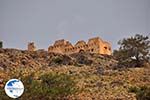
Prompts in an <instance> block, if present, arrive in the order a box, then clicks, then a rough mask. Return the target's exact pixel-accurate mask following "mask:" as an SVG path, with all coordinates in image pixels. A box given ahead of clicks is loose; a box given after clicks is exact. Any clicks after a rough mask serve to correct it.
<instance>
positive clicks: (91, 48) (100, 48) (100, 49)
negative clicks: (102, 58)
mask: <svg viewBox="0 0 150 100" xmlns="http://www.w3.org/2000/svg"><path fill="white" fill-rule="evenodd" d="M80 51H88V52H91V53H99V54H107V55H111V52H112V51H111V45H110V44H109V43H108V42H106V41H104V40H102V39H101V38H99V37H95V38H91V39H89V40H88V42H87V43H86V42H85V41H83V40H81V41H78V42H77V43H76V44H75V45H72V44H71V43H70V42H69V41H66V40H64V39H62V40H57V41H55V43H54V44H53V45H52V46H49V48H48V52H55V53H62V54H72V53H77V52H80Z"/></svg>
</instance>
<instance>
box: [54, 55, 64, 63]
mask: <svg viewBox="0 0 150 100" xmlns="http://www.w3.org/2000/svg"><path fill="white" fill-rule="evenodd" d="M52 61H53V62H54V63H56V64H61V63H62V62H63V59H62V58H61V57H58V56H57V57H55V58H53V59H52Z"/></svg>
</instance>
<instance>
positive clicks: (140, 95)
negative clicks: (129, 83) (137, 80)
mask: <svg viewBox="0 0 150 100" xmlns="http://www.w3.org/2000/svg"><path fill="white" fill-rule="evenodd" d="M129 92H133V93H135V94H136V99H137V100H150V87H147V86H142V87H130V88H129Z"/></svg>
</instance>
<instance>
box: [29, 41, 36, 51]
mask: <svg viewBox="0 0 150 100" xmlns="http://www.w3.org/2000/svg"><path fill="white" fill-rule="evenodd" d="M35 50H36V47H35V45H34V42H30V43H28V51H35Z"/></svg>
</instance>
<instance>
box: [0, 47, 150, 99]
mask: <svg viewBox="0 0 150 100" xmlns="http://www.w3.org/2000/svg"><path fill="white" fill-rule="evenodd" d="M116 66H117V61H116V60H115V59H114V58H113V56H108V55H101V54H94V53H89V52H83V51H82V52H79V53H74V54H70V55H63V54H59V53H50V52H47V51H44V50H37V51H26V50H17V49H0V79H1V80H0V87H2V88H3V86H4V84H5V82H6V81H5V80H8V79H10V78H21V76H27V75H29V74H30V73H34V79H35V80H36V79H38V77H39V76H40V75H41V74H43V73H48V72H52V73H59V74H61V73H63V74H67V75H69V76H71V78H72V79H73V80H74V81H75V82H76V85H75V87H76V88H77V89H78V90H79V91H78V92H77V93H75V94H72V95H69V96H67V99H65V100H136V97H135V94H134V93H130V92H129V91H128V89H129V88H130V87H131V86H144V85H146V86H150V73H149V72H150V68H149V67H142V68H126V69H116ZM2 91H3V90H2ZM3 92H4V91H3ZM3 92H0V97H3V96H4V95H5V93H3ZM24 94H26V93H24ZM23 96H25V95H23ZM3 98H5V97H3ZM6 98H7V97H6ZM32 99H33V98H32V97H30V98H29V100H32ZM6 100H7V99H6ZM8 100H9V99H8ZM20 100H25V99H24V98H23V97H22V98H20ZM43 100H44V99H43Z"/></svg>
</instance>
